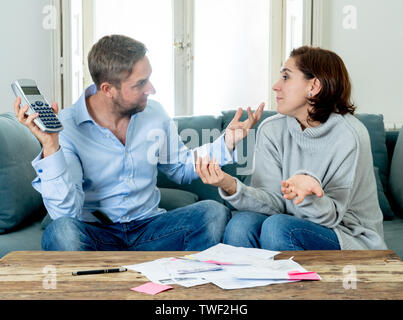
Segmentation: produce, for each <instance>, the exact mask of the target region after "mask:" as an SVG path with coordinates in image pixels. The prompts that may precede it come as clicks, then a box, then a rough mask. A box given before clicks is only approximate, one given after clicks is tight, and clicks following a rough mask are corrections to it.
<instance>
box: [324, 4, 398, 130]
mask: <svg viewBox="0 0 403 320" xmlns="http://www.w3.org/2000/svg"><path fill="white" fill-rule="evenodd" d="M323 5H324V29H323V45H322V47H324V48H327V49H330V50H333V51H335V52H336V53H338V54H339V55H340V56H341V58H342V59H343V60H344V62H345V64H346V66H347V69H348V70H349V73H350V76H351V78H352V83H353V99H354V102H355V104H356V105H357V106H358V109H357V112H359V113H377V114H383V115H384V121H385V123H386V125H388V124H389V123H398V124H400V125H401V124H403V79H402V73H403V58H402V52H403V41H402V35H403V19H402V13H403V1H402V0H384V1H379V0H324V1H323ZM348 5H352V6H354V7H355V8H356V13H357V25H356V29H346V28H345V27H346V26H347V27H349V26H353V25H354V24H351V23H349V22H351V20H350V21H349V20H345V19H349V18H350V17H351V15H350V13H351V11H349V12H348V13H343V8H345V6H348ZM343 21H344V23H345V25H344V26H343Z"/></svg>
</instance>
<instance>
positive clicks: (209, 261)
mask: <svg viewBox="0 0 403 320" xmlns="http://www.w3.org/2000/svg"><path fill="white" fill-rule="evenodd" d="M203 262H207V263H212V264H219V265H223V266H229V265H231V264H232V263H231V262H220V261H215V260H206V261H203Z"/></svg>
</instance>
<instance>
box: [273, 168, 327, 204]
mask: <svg viewBox="0 0 403 320" xmlns="http://www.w3.org/2000/svg"><path fill="white" fill-rule="evenodd" d="M281 192H282V193H283V194H284V198H285V199H288V200H294V199H295V198H296V199H295V200H294V203H295V204H300V203H301V202H302V201H304V199H305V197H306V196H309V195H313V194H315V195H317V196H318V197H319V198H320V197H322V196H323V190H322V187H321V186H320V184H319V182H318V181H317V180H316V179H315V178H313V177H311V176H308V175H305V174H297V175H295V176H292V177H291V178H289V179H288V180H286V181H284V180H283V181H282V182H281Z"/></svg>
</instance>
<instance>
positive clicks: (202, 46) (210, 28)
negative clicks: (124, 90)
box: [61, 0, 312, 116]
mask: <svg viewBox="0 0 403 320" xmlns="http://www.w3.org/2000/svg"><path fill="white" fill-rule="evenodd" d="M311 1H312V0H253V1H250V0H147V1H144V0H113V1H111V0H85V1H83V0H69V1H63V2H64V3H66V2H67V3H69V4H70V5H68V6H66V5H63V8H62V16H63V21H64V22H63V26H64V28H63V32H64V34H63V36H62V38H63V52H64V56H63V68H64V72H63V76H64V77H63V79H62V80H61V82H62V84H63V88H64V95H65V96H66V97H71V99H70V100H71V101H69V103H66V104H65V105H66V106H68V105H71V103H73V102H74V101H75V100H76V98H77V97H76V96H77V92H78V91H79V88H83V87H86V86H87V85H89V84H90V83H91V82H92V80H91V78H90V76H89V73H88V66H87V55H88V52H89V50H90V48H91V47H92V45H93V43H95V42H96V41H97V40H98V39H100V38H101V37H102V36H104V35H106V34H114V33H115V34H116V33H119V34H125V35H127V36H130V37H132V38H134V39H136V40H139V41H141V42H143V43H144V44H145V45H146V47H147V48H148V56H149V58H150V62H151V65H152V67H153V73H152V76H151V81H152V83H153V85H154V87H155V88H156V91H157V93H156V95H155V96H152V97H150V98H151V99H155V100H157V101H159V102H161V103H162V104H163V106H164V107H165V109H166V110H167V112H168V113H169V114H170V115H171V116H176V115H191V114H219V113H220V112H221V111H223V110H227V109H236V108H237V107H239V106H241V107H243V108H246V107H247V106H251V107H252V108H256V107H257V106H258V105H259V104H260V102H262V101H264V102H265V103H266V106H267V107H268V108H271V107H274V104H273V101H274V99H273V97H274V95H273V92H272V89H271V87H272V84H273V83H274V82H275V81H277V80H278V75H279V71H280V68H281V65H282V64H283V63H284V60H285V57H286V55H288V53H289V51H290V50H291V49H292V48H293V47H296V46H299V45H301V44H302V43H310V38H309V37H307V35H310V29H309V30H308V29H307V26H310V21H308V20H309V19H310V16H309V15H308V14H307V13H309V10H310V7H309V5H310V3H311ZM73 2H74V3H75V4H74V5H73ZM301 3H302V4H301ZM80 14H81V15H82V18H81V16H80ZM81 19H82V20H81ZM81 21H82V30H81V31H80V30H79V29H80V28H81ZM307 22H308V23H307ZM68 23H69V24H68ZM66 24H68V26H70V27H68V28H66V27H65V25H66ZM307 30H308V31H307ZM80 32H81V33H80ZM80 43H83V45H82V46H81V47H80ZM76 47H79V50H76V49H74V48H76ZM74 52H80V54H81V60H80V61H81V62H80V61H79V59H76V58H77V57H76V58H74V59H73V56H74ZM66 53H67V54H66ZM69 55H70V57H69ZM83 65H84V67H83ZM80 67H81V68H82V69H81V70H80ZM74 68H76V69H77V70H78V71H77V70H75V69H74ZM69 75H71V76H69ZM73 96H74V97H73ZM65 101H67V100H66V99H65Z"/></svg>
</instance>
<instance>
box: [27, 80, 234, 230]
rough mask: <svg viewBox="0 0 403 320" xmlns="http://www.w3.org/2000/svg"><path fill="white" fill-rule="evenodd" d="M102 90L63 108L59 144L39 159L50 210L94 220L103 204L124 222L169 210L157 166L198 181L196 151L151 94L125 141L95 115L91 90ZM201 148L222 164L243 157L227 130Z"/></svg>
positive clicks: (39, 185)
mask: <svg viewBox="0 0 403 320" xmlns="http://www.w3.org/2000/svg"><path fill="white" fill-rule="evenodd" d="M95 93H96V87H95V85H91V86H90V87H88V88H87V89H86V90H85V92H84V93H83V94H82V95H81V97H80V98H79V100H78V101H77V102H76V103H75V104H74V105H73V106H72V107H70V108H67V109H64V110H62V111H61V112H60V114H59V118H60V120H61V121H62V123H63V126H64V130H63V131H62V132H60V134H59V141H60V146H61V148H60V149H59V151H57V152H56V153H54V154H53V155H51V156H49V157H46V158H42V154H43V152H41V153H40V154H39V155H38V156H37V157H36V158H35V159H34V160H33V161H32V165H33V167H34V169H35V170H36V172H37V177H36V179H35V180H34V181H33V182H32V185H33V187H34V188H35V189H36V190H37V191H38V192H40V193H41V194H42V197H43V200H44V204H45V206H46V208H47V210H48V213H49V215H50V217H51V218H52V219H57V218H59V217H74V218H77V219H79V220H81V221H88V222H95V221H98V220H97V219H96V218H95V217H94V216H93V215H92V214H91V213H92V212H94V211H96V210H100V211H102V212H103V213H105V214H106V215H107V216H108V217H109V218H110V219H111V220H112V221H113V222H121V223H124V222H129V221H131V220H142V219H146V218H150V217H152V216H155V215H157V214H161V213H163V212H165V210H164V209H161V208H158V204H159V202H160V192H159V190H158V188H157V187H156V184H157V174H158V169H160V170H161V171H162V172H164V173H165V174H166V175H167V176H168V178H170V179H171V180H173V181H175V182H176V183H179V184H182V183H191V182H192V180H194V179H197V178H198V175H197V173H196V172H195V171H194V168H193V161H194V159H193V152H192V151H191V150H190V149H188V148H187V147H186V146H185V145H184V144H183V143H182V140H181V139H180V136H179V135H178V132H177V129H176V126H175V125H174V122H173V121H172V120H171V119H170V117H169V116H168V115H167V113H166V112H165V110H164V109H163V107H162V106H161V105H160V104H159V103H158V102H156V101H152V100H149V101H148V104H147V106H146V108H145V109H144V111H142V112H139V113H136V114H134V115H132V116H131V119H130V123H129V126H128V128H127V135H126V144H125V145H123V144H122V143H121V142H120V141H119V140H118V139H117V138H116V136H115V135H114V134H113V133H112V132H111V131H110V130H109V129H106V128H103V127H101V126H100V125H98V124H97V123H96V122H95V121H94V120H93V119H92V117H91V116H90V115H89V113H88V110H87V106H86V98H87V97H89V96H91V95H93V94H95ZM197 149H198V150H201V151H203V150H204V151H206V150H207V153H209V154H210V159H211V158H212V157H213V156H214V157H216V159H217V160H218V161H219V163H220V165H224V164H227V163H230V162H232V161H233V160H234V159H233V155H234V157H236V152H235V151H234V152H233V153H232V154H231V152H230V151H229V150H228V149H227V147H226V145H225V141H224V135H221V136H220V137H219V138H218V139H217V140H215V141H214V142H213V143H211V144H207V145H204V146H202V147H200V148H197ZM235 160H236V159H235Z"/></svg>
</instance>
